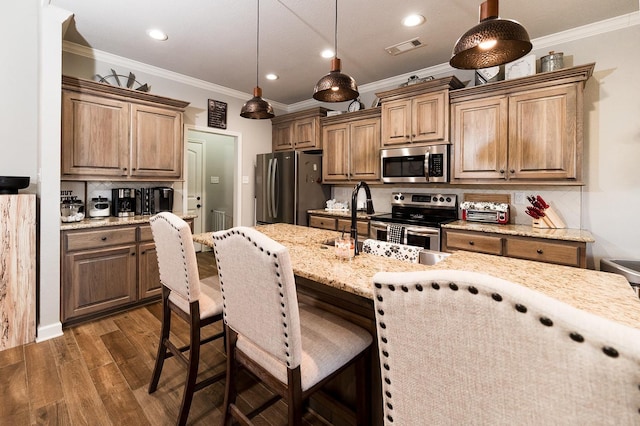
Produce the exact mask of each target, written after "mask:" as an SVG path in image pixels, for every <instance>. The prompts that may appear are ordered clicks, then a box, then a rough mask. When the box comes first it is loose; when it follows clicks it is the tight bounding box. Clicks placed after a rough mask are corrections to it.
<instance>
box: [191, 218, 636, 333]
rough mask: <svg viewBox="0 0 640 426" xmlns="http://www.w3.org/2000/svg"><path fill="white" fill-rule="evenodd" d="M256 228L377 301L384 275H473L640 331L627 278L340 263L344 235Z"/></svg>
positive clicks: (504, 267) (338, 284) (502, 264)
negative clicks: (330, 243) (377, 283)
mask: <svg viewBox="0 0 640 426" xmlns="http://www.w3.org/2000/svg"><path fill="white" fill-rule="evenodd" d="M256 229H258V230H259V231H261V232H262V233H264V234H265V235H267V236H268V237H270V238H272V239H274V240H276V241H278V242H279V243H280V244H282V245H284V246H285V247H287V248H288V249H289V255H290V257H291V263H292V265H293V272H294V274H295V275H297V276H300V277H303V278H307V279H309V280H312V281H315V282H318V283H320V284H324V285H328V286H331V287H334V288H337V289H340V290H344V291H347V292H350V293H353V294H356V295H358V296H362V297H365V298H368V299H372V298H373V276H374V275H375V274H376V272H379V271H389V272H403V271H419V270H429V269H447V270H463V271H473V272H481V273H485V274H489V275H493V276H495V277H499V278H503V279H506V280H509V281H512V282H515V283H518V284H521V285H524V286H526V287H529V288H531V289H533V290H536V291H540V292H542V293H544V294H546V295H548V296H551V297H553V298H555V299H558V300H561V301H563V302H565V303H568V304H569V305H572V306H574V307H576V308H578V309H582V310H584V311H587V312H591V313H593V314H596V315H599V316H602V317H605V318H608V319H610V320H613V321H616V322H619V323H623V324H626V325H629V326H632V327H635V328H640V299H638V297H637V296H636V295H635V293H634V291H633V290H632V289H631V286H630V285H629V283H628V282H627V280H626V279H625V278H624V277H623V276H622V275H617V274H611V273H608V272H600V271H593V270H588V269H581V268H573V267H569V266H560V265H552V264H548V263H541V262H534V261H528V260H521V259H514V258H508V257H502V256H492V255H487V254H480V253H472V252H466V251H456V252H455V253H453V254H451V256H449V257H447V258H446V259H444V260H443V261H441V262H439V263H438V264H437V265H434V266H427V265H420V264H414V263H407V262H402V261H398V260H394V259H387V258H385V257H380V256H376V255H372V254H367V253H361V254H359V255H358V256H356V257H355V258H354V259H352V260H350V261H340V260H338V259H337V258H336V255H335V251H334V249H333V247H327V246H325V245H323V242H325V241H327V240H333V239H334V238H335V237H336V236H338V235H339V234H340V233H339V232H336V231H327V230H322V229H316V228H307V227H303V226H295V225H288V224H282V223H279V224H273V225H260V226H257V227H256ZM194 241H195V242H198V243H202V244H206V245H209V246H212V245H213V240H212V238H211V233H204V234H197V235H194Z"/></svg>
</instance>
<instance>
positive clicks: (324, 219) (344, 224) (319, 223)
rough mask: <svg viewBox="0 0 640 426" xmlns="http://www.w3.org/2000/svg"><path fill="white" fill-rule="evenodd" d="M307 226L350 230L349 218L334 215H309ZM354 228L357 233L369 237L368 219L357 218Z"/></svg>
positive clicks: (332, 229)
mask: <svg viewBox="0 0 640 426" xmlns="http://www.w3.org/2000/svg"><path fill="white" fill-rule="evenodd" d="M309 227H311V228H321V229H329V230H331V231H342V230H345V231H346V232H349V231H350V230H351V219H346V218H338V217H335V216H322V215H315V214H312V215H309ZM356 228H357V229H358V235H360V236H365V237H366V238H369V221H368V220H364V219H359V220H357V222H356Z"/></svg>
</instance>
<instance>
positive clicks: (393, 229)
mask: <svg viewBox="0 0 640 426" xmlns="http://www.w3.org/2000/svg"><path fill="white" fill-rule="evenodd" d="M403 239H404V227H403V226H402V225H387V241H388V242H390V243H395V244H402V243H403V242H404V241H403Z"/></svg>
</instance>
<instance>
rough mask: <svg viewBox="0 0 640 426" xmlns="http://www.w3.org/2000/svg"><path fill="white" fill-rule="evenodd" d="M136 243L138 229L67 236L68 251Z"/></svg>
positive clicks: (110, 230) (78, 233) (68, 234)
mask: <svg viewBox="0 0 640 426" xmlns="http://www.w3.org/2000/svg"><path fill="white" fill-rule="evenodd" d="M135 242H136V228H135V227H130V228H119V229H102V230H96V231H81V232H74V233H67V234H65V244H66V248H67V251H74V250H82V249H92V248H100V247H107V246H112V245H115V244H127V243H135Z"/></svg>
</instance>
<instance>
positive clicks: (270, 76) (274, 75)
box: [265, 73, 279, 80]
mask: <svg viewBox="0 0 640 426" xmlns="http://www.w3.org/2000/svg"><path fill="white" fill-rule="evenodd" d="M265 77H266V78H267V80H277V79H278V78H279V77H278V76H277V75H276V74H273V73H271V74H267V75H266V76H265Z"/></svg>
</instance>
